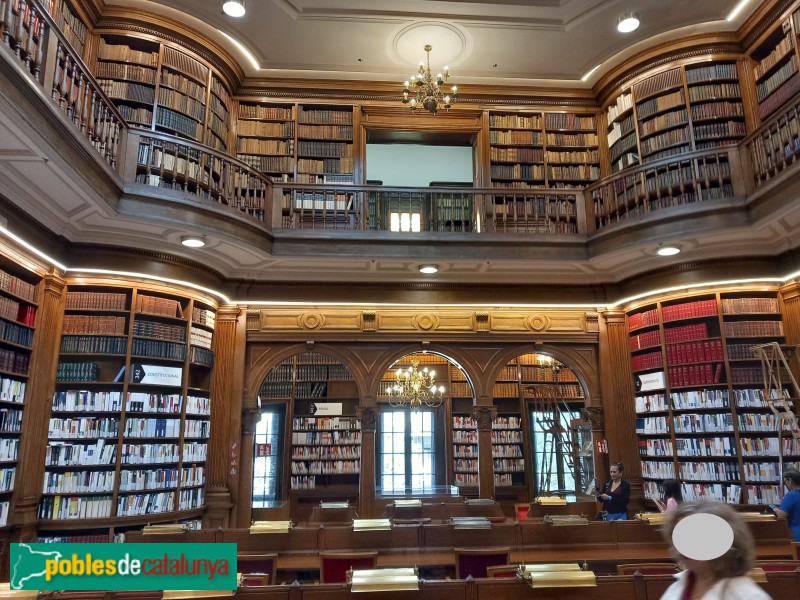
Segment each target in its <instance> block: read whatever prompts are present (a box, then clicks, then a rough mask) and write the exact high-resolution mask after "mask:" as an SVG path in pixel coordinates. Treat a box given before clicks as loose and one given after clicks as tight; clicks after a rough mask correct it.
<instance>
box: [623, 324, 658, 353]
mask: <svg viewBox="0 0 800 600" xmlns="http://www.w3.org/2000/svg"><path fill="white" fill-rule="evenodd" d="M629 343H630V348H631V350H641V349H643V348H652V347H654V346H659V345H660V344H661V332H660V331H659V330H658V329H654V330H652V331H645V332H644V333H640V334H638V335H632V336H631V337H630V342H629Z"/></svg>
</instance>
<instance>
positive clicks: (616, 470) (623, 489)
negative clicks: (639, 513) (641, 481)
mask: <svg viewBox="0 0 800 600" xmlns="http://www.w3.org/2000/svg"><path fill="white" fill-rule="evenodd" d="M624 470H625V466H624V465H623V464H622V463H621V462H615V463H611V468H610V469H609V474H610V475H611V480H610V481H607V482H606V484H605V485H604V486H603V490H602V491H601V492H600V494H599V495H598V496H597V499H598V500H599V501H600V502H602V503H603V510H604V511H606V512H607V513H608V515H607V516H606V519H607V520H609V521H624V520H625V519H627V518H628V502H630V499H631V484H629V483H628V482H627V481H625V480H624V479H623V478H622V473H623V471H624Z"/></svg>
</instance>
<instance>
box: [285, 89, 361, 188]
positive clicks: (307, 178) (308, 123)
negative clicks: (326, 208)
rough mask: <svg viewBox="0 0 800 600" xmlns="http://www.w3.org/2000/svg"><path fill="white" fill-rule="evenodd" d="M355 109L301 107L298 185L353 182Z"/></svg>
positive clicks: (298, 119) (298, 114)
mask: <svg viewBox="0 0 800 600" xmlns="http://www.w3.org/2000/svg"><path fill="white" fill-rule="evenodd" d="M353 166H354V165H353V107H352V106H333V105H327V104H324V105H313V104H301V105H299V106H298V107H297V163H296V168H297V174H296V176H295V181H296V182H297V183H337V184H344V183H353V172H354V168H353Z"/></svg>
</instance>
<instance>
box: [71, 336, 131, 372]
mask: <svg viewBox="0 0 800 600" xmlns="http://www.w3.org/2000/svg"><path fill="white" fill-rule="evenodd" d="M127 350H128V338H127V337H112V336H107V335H91V336H86V335H64V336H62V337H61V346H60V352H61V353H62V354H115V355H124V354H125V352H126V351H127ZM65 364H66V363H65ZM83 364H85V363H83ZM72 381H93V380H86V379H81V378H76V379H73V380H72Z"/></svg>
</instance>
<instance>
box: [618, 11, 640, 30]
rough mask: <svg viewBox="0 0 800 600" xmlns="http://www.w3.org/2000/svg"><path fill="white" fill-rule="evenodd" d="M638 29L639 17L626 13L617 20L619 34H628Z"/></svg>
mask: <svg viewBox="0 0 800 600" xmlns="http://www.w3.org/2000/svg"><path fill="white" fill-rule="evenodd" d="M638 27H639V15H637V14H636V13H628V14H625V15H622V16H621V17H620V18H619V19H617V31H619V32H620V33H630V32H631V31H635V30H636V28H638Z"/></svg>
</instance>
